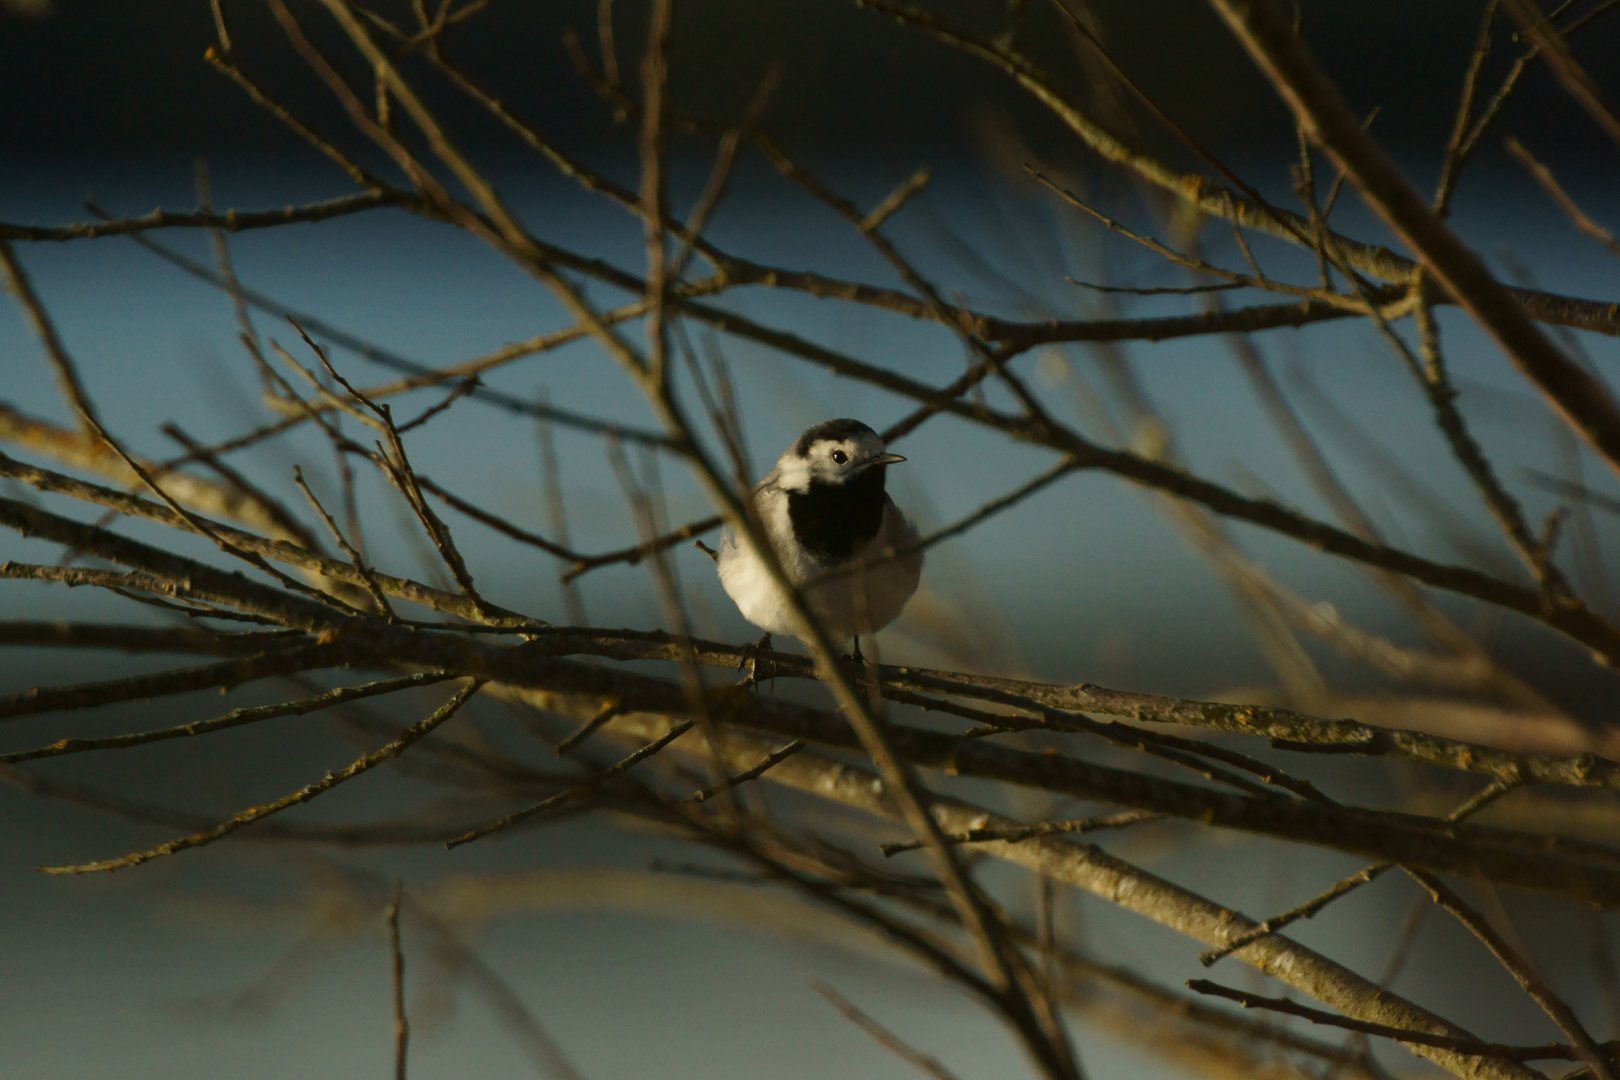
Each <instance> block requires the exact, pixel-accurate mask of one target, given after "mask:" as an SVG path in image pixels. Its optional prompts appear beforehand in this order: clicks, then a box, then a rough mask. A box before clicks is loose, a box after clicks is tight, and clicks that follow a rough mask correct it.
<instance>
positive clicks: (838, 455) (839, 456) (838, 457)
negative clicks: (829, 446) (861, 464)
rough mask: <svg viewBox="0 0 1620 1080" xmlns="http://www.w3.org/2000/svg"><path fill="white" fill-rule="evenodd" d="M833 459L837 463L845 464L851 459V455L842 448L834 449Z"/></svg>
mask: <svg viewBox="0 0 1620 1080" xmlns="http://www.w3.org/2000/svg"><path fill="white" fill-rule="evenodd" d="M832 459H833V462H834V463H835V464H838V465H843V464H844V463H846V462H847V461H849V455H848V454H846V453H844V452H843V451H842V450H834V451H833V452H832Z"/></svg>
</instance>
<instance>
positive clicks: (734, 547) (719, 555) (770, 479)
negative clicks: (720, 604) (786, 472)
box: [715, 469, 778, 563]
mask: <svg viewBox="0 0 1620 1080" xmlns="http://www.w3.org/2000/svg"><path fill="white" fill-rule="evenodd" d="M776 490H778V488H777V486H776V470H775V469H772V470H771V472H770V475H769V476H767V477H765V479H763V480H761V481H760V482H759V483H757V484H755V485H754V490H753V493H752V495H751V498H752V499H753V500H754V506H755V507H756V508H757V507H759V506H760V505H761V500H763V499H764V498H765V496H766V495H767V494H768V493H770V492H774V491H776ZM741 551H742V544H740V543H739V542H738V540H737V530H736V529H734V528H732V527H731V526H730V525H727V526H726V527H725V528H724V529H722V530H721V531H720V548H719V550H718V551H717V552H716V553H715V562H717V563H718V562H722V561H724V560H726V559H728V558H729V557H731V556H735V555H737V554H739V553H740V552H741Z"/></svg>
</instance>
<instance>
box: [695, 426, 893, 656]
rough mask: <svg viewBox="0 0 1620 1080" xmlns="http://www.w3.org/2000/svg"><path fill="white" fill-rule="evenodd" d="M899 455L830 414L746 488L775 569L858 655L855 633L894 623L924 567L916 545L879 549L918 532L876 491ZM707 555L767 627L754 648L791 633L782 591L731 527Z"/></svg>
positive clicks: (741, 605) (751, 616)
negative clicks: (851, 643) (909, 548)
mask: <svg viewBox="0 0 1620 1080" xmlns="http://www.w3.org/2000/svg"><path fill="white" fill-rule="evenodd" d="M904 460H906V459H905V458H903V457H901V456H900V455H899V454H891V453H889V452H888V448H887V447H885V446H884V445H883V440H882V439H880V438H879V437H878V434H877V432H875V431H873V430H872V429H871V428H869V427H867V426H866V425H865V424H863V423H861V422H860V421H859V420H828V421H826V422H825V423H821V424H817V425H816V426H815V427H813V428H810V429H809V430H808V431H806V432H805V433H804V434H803V435H800V436H799V438H798V440H797V441H796V442H794V444H793V445H792V446H790V447H788V448H787V450H786V451H785V452H784V453H783V454H782V456H781V457H780V458H778V459H777V462H776V468H774V469H772V470H771V474H770V475H769V476H767V477H766V478H765V479H764V480H762V481H760V483H759V485H758V486H757V487H755V488H754V508H755V510H756V511H757V512H758V514H759V520H760V522H761V524H763V525H764V527H765V534H766V536H767V537H768V538H769V539H770V542H771V546H772V547H773V548H775V550H776V557H777V558H778V559H780V560H781V562H782V569H784V570H785V571H787V576H788V579H789V580H790V581H792V582H793V584H795V585H797V586H800V587H802V588H803V589H804V597H805V600H806V601H808V603H809V605H810V610H811V611H813V612H814V613H815V614H816V615H817V617H818V618H819V619H820V620H821V625H822V626H823V627H824V628H825V629H826V631H827V635H828V636H829V637H831V638H832V639H833V640H834V641H846V640H848V639H850V638H854V639H855V650H854V655H855V658H856V659H857V660H859V659H860V658H861V642H860V636H861V635H862V634H872V633H875V632H877V631H878V630H881V629H883V627H885V626H887V625H888V624H889V623H891V622H893V621H894V619H895V617H896V616H898V615H899V614H900V609H901V608H903V607H905V606H906V601H908V600H910V599H911V594H912V593H914V592H916V591H917V580H918V578H919V577H921V575H922V565H923V556H922V552H921V551H912V552H909V553H907V554H904V555H900V556H898V557H895V558H887V559H885V558H883V553H884V552H885V551H886V550H897V549H900V548H902V547H904V546H905V545H907V544H909V543H911V542H912V541H913V540H915V539H916V538H917V530H916V529H914V528H912V526H911V523H910V522H909V521H907V520H906V516H905V515H904V514H902V513H901V512H900V508H899V507H897V506H895V505H894V500H893V499H891V498H889V496H888V493H887V492H885V491H884V490H883V481H884V474H885V473H886V471H887V469H888V466H890V465H893V464H895V463H896V462H901V461H904ZM864 560H874V561H873V562H871V564H870V565H863V561H864ZM879 560H880V561H879ZM715 562H716V563H717V564H718V566H719V570H720V584H721V585H723V586H724V587H725V590H726V595H728V596H730V597H731V599H732V600H734V601H735V602H736V604H737V608H738V610H739V611H741V612H742V615H743V618H745V619H747V620H748V621H749V622H751V623H753V624H754V625H755V626H758V627H760V628H761V629H763V630H764V631H765V636H764V637H763V638H761V639H760V646H761V647H768V646H769V645H770V640H771V635H772V634H795V635H796V634H797V630H796V627H795V625H794V620H793V618H792V615H791V614H790V613H789V611H788V607H787V598H786V596H785V595H784V594H783V593H782V591H781V590H780V589H779V588H777V587H776V585H775V584H774V583H773V582H772V581H771V579H770V576H769V575H768V574H767V573H766V572H765V568H764V566H763V565H762V564H761V563H760V560H759V558H758V557H757V556H755V554H754V553H753V552H752V551H750V550H749V549H748V547H747V546H746V545H744V544H742V543H741V542H740V541H739V540H738V539H737V536H736V535H735V533H733V532H732V530H730V529H727V530H726V533H725V535H724V536H722V537H721V540H720V550H719V552H718V553H717V554H716V556H715ZM841 570H843V571H847V572H844V573H840V572H839V571H841Z"/></svg>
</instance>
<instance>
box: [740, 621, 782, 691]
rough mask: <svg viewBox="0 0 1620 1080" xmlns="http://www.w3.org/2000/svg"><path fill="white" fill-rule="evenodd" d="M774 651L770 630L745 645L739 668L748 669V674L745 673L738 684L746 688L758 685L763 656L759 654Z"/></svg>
mask: <svg viewBox="0 0 1620 1080" xmlns="http://www.w3.org/2000/svg"><path fill="white" fill-rule="evenodd" d="M772 651H774V650H773V649H772V647H771V635H770V632H769V631H767V632H766V633H765V634H764V635H763V636H762V637H761V638H760V639H759V640H758V641H756V642H754V643H753V644H752V645H744V646H743V648H742V659H741V660H739V661H738V662H737V670H739V671H742V670H745V669H746V670H747V672H748V674H747V675H744V676H743V677H742V679H741V680H739V681H738V683H737V685H738V686H740V687H743V688H745V689H746V688H748V687H750V686H758V685H759V662H760V659H761V657H759V656H758V655H757V654H758V653H760V652H772Z"/></svg>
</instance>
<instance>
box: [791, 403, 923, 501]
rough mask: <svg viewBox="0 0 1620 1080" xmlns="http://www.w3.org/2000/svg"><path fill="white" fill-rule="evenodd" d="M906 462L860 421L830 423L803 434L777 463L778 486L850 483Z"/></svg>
mask: <svg viewBox="0 0 1620 1080" xmlns="http://www.w3.org/2000/svg"><path fill="white" fill-rule="evenodd" d="M904 460H906V459H905V458H903V457H901V456H900V455H899V454H891V453H889V452H888V448H887V447H886V446H884V445H883V440H882V439H881V438H879V437H878V433H877V432H875V431H873V430H872V429H871V428H869V427H867V426H866V425H865V424H863V423H861V422H860V421H859V420H828V421H825V422H824V423H820V424H817V425H816V426H815V427H813V428H810V429H808V430H807V431H805V433H804V434H803V435H800V436H799V438H798V440H797V441H796V442H794V444H793V445H792V446H790V447H788V449H787V452H786V453H784V454H783V455H782V457H781V459H780V460H778V461H777V463H776V470H777V483H778V484H779V485H780V486H781V487H782V488H783V489H784V490H787V491H807V490H809V488H810V485H811V484H812V483H814V484H818V485H838V484H847V483H849V482H850V481H851V480H854V479H855V478H856V477H858V476H862V475H864V474H867V473H868V472H869V470H872V469H874V468H875V469H877V470H878V475H880V476H881V475H882V471H883V469H884V467H885V466H888V465H893V464H895V463H897V462H901V461H904Z"/></svg>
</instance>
